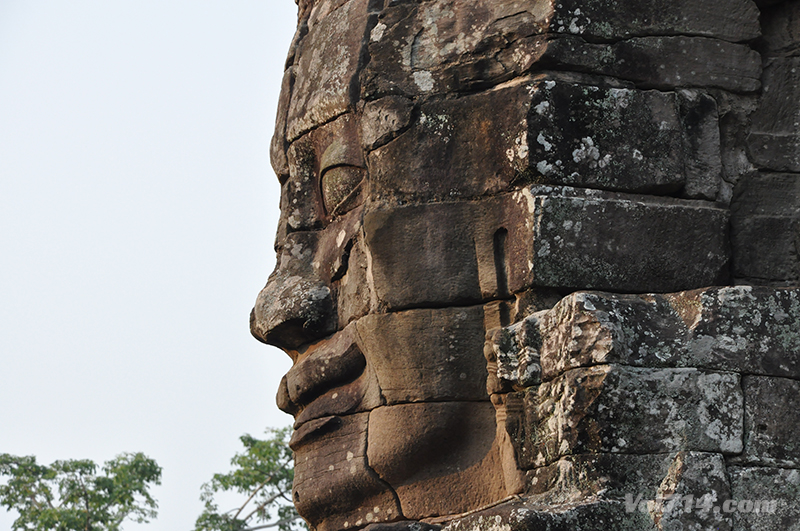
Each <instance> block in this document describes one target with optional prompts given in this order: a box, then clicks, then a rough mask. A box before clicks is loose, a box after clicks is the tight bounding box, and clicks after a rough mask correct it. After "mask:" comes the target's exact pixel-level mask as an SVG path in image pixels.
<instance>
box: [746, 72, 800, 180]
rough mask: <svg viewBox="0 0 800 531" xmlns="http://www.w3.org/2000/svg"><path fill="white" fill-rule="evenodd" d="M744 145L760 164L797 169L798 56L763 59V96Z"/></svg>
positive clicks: (799, 147)
mask: <svg viewBox="0 0 800 531" xmlns="http://www.w3.org/2000/svg"><path fill="white" fill-rule="evenodd" d="M747 147H748V150H749V153H750V157H751V159H752V160H753V162H754V163H755V164H756V166H758V167H759V168H766V169H770V170H775V171H791V172H798V171H800V57H786V58H783V57H774V58H769V59H767V60H766V61H765V66H764V96H763V97H762V98H761V100H760V105H759V108H758V111H756V113H755V114H754V115H753V123H752V126H751V128H750V134H749V136H748V138H747Z"/></svg>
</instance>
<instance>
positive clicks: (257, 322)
mask: <svg viewBox="0 0 800 531" xmlns="http://www.w3.org/2000/svg"><path fill="white" fill-rule="evenodd" d="M335 316H336V312H335V306H334V302H333V296H332V294H331V289H330V288H329V287H328V286H327V285H326V284H325V283H324V282H322V281H321V280H318V279H314V278H306V277H302V276H299V275H295V274H292V272H289V271H285V270H283V269H278V270H276V272H275V273H273V275H272V276H271V277H270V280H269V282H268V283H267V285H266V286H265V287H264V289H263V290H261V293H259V294H258V298H257V299H256V304H255V307H254V308H253V311H252V312H251V314H250V332H251V333H252V334H253V336H255V338H256V339H258V340H259V341H263V342H264V343H267V344H269V345H274V346H276V347H279V348H283V349H292V350H294V349H297V348H299V347H300V346H301V345H303V344H306V343H309V342H311V341H314V340H316V339H319V338H321V337H324V336H326V335H328V334H331V333H332V332H334V331H335V330H336V322H335V320H336V319H335Z"/></svg>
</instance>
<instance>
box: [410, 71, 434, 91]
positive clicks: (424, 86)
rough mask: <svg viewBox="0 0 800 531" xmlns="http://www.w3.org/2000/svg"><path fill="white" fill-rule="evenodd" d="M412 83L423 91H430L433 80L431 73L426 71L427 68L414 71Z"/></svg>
mask: <svg viewBox="0 0 800 531" xmlns="http://www.w3.org/2000/svg"><path fill="white" fill-rule="evenodd" d="M412 75H413V77H414V83H416V85H417V86H418V87H419V88H420V90H422V91H423V92H430V91H431V90H433V87H434V85H435V82H434V80H433V75H432V74H431V73H430V72H428V71H427V70H419V71H417V72H414V73H413V74H412Z"/></svg>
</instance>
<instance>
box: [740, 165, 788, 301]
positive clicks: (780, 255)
mask: <svg viewBox="0 0 800 531" xmlns="http://www.w3.org/2000/svg"><path fill="white" fill-rule="evenodd" d="M731 212H732V215H731V229H732V230H731V243H732V246H733V274H734V276H735V277H737V278H744V279H753V280H754V281H756V282H758V281H759V280H761V281H766V282H769V281H775V282H781V281H783V282H784V283H785V285H793V284H796V283H797V282H798V280H800V257H799V256H798V246H797V242H798V235H800V176H797V175H792V174H782V173H757V174H752V175H749V176H747V177H746V178H744V179H742V180H741V181H740V182H739V184H738V185H737V186H736V189H735V190H734V196H733V201H732V203H731ZM767 234H769V235H770V237H769V238H765V237H764V236H765V235H767Z"/></svg>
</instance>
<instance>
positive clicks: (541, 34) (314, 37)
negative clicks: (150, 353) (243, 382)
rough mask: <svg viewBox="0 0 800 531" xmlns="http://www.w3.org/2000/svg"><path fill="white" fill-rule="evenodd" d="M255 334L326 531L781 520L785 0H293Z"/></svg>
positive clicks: (798, 488) (793, 508)
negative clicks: (277, 360) (274, 218)
mask: <svg viewBox="0 0 800 531" xmlns="http://www.w3.org/2000/svg"><path fill="white" fill-rule="evenodd" d="M298 8H299V13H298V29H297V33H296V35H295V38H294V41H293V42H292V44H291V47H290V51H289V56H288V59H287V62H286V73H285V76H284V80H283V88H282V94H281V99H280V105H279V112H278V121H277V125H276V131H275V136H274V139H273V142H272V147H271V154H272V162H273V166H274V169H275V172H276V173H277V175H278V178H279V180H280V182H281V185H282V196H281V221H280V226H279V229H278V235H277V239H276V251H277V253H278V257H279V258H278V266H277V267H276V270H275V272H273V274H272V275H271V276H270V279H269V281H268V283H267V285H266V287H265V288H264V289H263V290H262V292H261V293H260V294H259V296H258V299H257V301H256V305H255V308H254V310H253V314H252V318H251V329H252V332H253V334H254V335H255V336H256V337H257V338H258V339H260V340H262V341H264V342H266V343H270V344H273V345H276V346H278V347H280V348H282V349H283V350H284V351H286V353H287V354H289V355H290V356H291V357H292V359H293V361H294V365H293V367H292V369H291V370H290V371H289V373H288V374H287V375H286V376H285V377H284V379H283V381H282V383H281V387H280V389H279V391H278V404H279V406H280V407H281V409H283V410H284V411H286V412H288V413H291V414H292V415H294V417H295V433H294V436H293V438H292V443H291V445H292V448H293V449H294V451H295V455H296V469H295V474H296V475H295V486H294V500H295V504H296V506H297V508H298V510H299V511H300V514H301V515H302V516H303V517H304V518H305V519H306V520H307V521H308V522H309V523H310V525H311V526H312V527H313V528H314V529H315V530H318V531H339V530H345V529H354V530H355V529H362V528H368V529H370V531H388V530H390V529H398V530H401V529H403V530H405V529H409V530H414V531H420V530H423V529H438V528H440V527H443V528H446V529H447V531H467V530H473V529H475V530H477V529H486V530H489V529H492V530H495V529H496V530H498V531H500V530H502V531H512V530H513V531H538V530H540V529H541V530H545V529H546V530H551V531H555V530H568V529H569V530H572V529H576V530H582V531H593V530H597V531H601V530H609V529H615V530H629V531H639V530H678V529H682V530H689V529H692V530H701V529H702V530H706V529H709V530H710V529H715V530H717V529H723V530H736V531H746V530H789V529H795V530H797V529H800V501H798V500H800V471H798V468H799V467H800V437H798V431H797V428H796V426H798V425H799V424H800V293H798V291H797V290H796V289H794V287H795V286H797V285H798V282H800V257H799V256H798V251H800V249H799V248H798V243H799V242H800V239H799V238H800V233H799V231H798V229H799V227H798V218H799V217H800V0H782V1H780V0H779V1H774V0H762V1H753V0H705V1H697V0H693V1H686V0H671V1H664V0H300V2H299V6H298Z"/></svg>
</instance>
